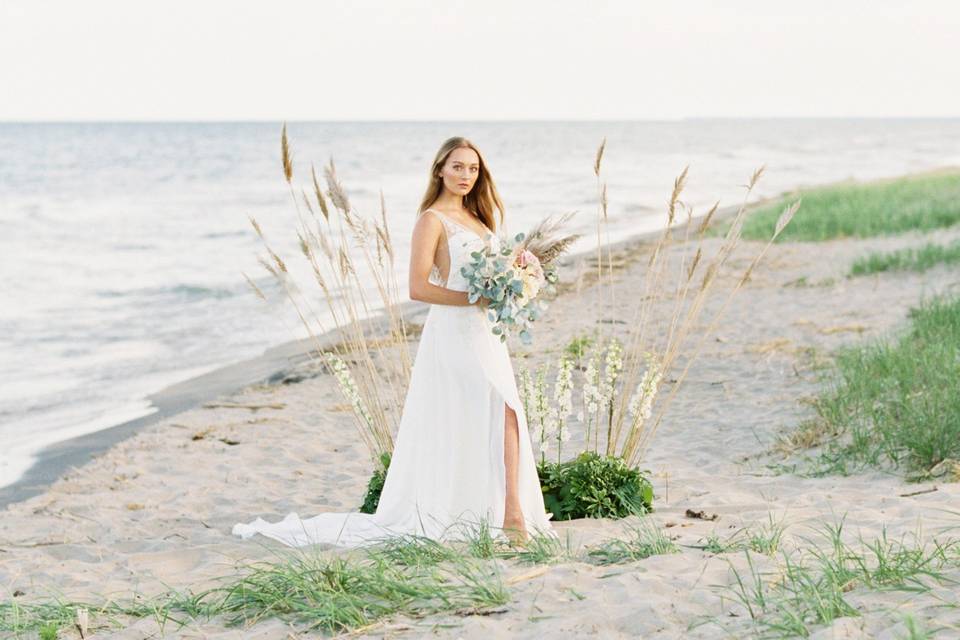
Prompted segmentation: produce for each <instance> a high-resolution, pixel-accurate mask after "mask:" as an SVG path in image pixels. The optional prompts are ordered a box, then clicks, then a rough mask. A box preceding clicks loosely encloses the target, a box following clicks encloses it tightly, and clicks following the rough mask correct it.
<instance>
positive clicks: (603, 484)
mask: <svg viewBox="0 0 960 640" xmlns="http://www.w3.org/2000/svg"><path fill="white" fill-rule="evenodd" d="M537 472H538V474H539V476H540V486H541V488H542V490H543V501H544V505H545V506H546V508H547V511H550V512H552V513H553V519H554V520H573V519H574V518H623V517H626V516H628V515H633V514H641V513H647V512H649V511H652V510H653V485H652V484H650V481H649V480H647V479H646V478H645V477H644V476H643V474H641V472H640V471H639V470H637V469H632V468H630V467H629V466H627V463H626V462H625V461H624V460H623V459H622V458H618V457H615V456H601V455H599V454H597V453H594V452H593V451H585V452H584V453H581V454H580V455H579V456H577V457H576V458H574V459H573V460H570V461H568V462H561V463H555V462H541V463H540V464H539V465H537Z"/></svg>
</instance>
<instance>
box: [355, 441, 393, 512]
mask: <svg viewBox="0 0 960 640" xmlns="http://www.w3.org/2000/svg"><path fill="white" fill-rule="evenodd" d="M389 468H390V453H389V452H385V453H382V454H380V466H379V467H377V468H376V469H375V470H374V472H373V475H372V476H370V481H369V482H368V483H367V493H366V495H364V496H363V504H362V505H360V513H376V512H377V506H378V505H379V504H380V494H381V493H382V492H383V483H384V482H386V481H387V469H389Z"/></svg>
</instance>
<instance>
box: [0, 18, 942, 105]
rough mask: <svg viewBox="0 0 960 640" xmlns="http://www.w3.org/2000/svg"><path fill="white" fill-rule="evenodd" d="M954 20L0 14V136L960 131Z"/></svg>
mask: <svg viewBox="0 0 960 640" xmlns="http://www.w3.org/2000/svg"><path fill="white" fill-rule="evenodd" d="M958 60H960V2H958V1H956V0H929V1H925V0H914V1H912V2H907V1H899V0H869V1H868V0H850V1H847V0H829V1H827V0H804V1H802V2H797V1H792V0H790V1H788V0H739V1H738V0H730V1H726V2H722V1H708V0H679V1H677V2H669V1H668V0H657V1H655V2H651V1H645V0H633V1H629V0H623V1H613V0H611V1H604V0H595V1H593V2H587V1H586V0H553V1H546V0H536V1H524V0H513V1H508V0H470V1H463V0H447V1H442V2H427V1H413V0H383V1H376V2H374V1H363V0H355V1H352V2H350V1H342V2H340V1H334V0H308V1H302V2H301V1H295V0H263V1H259V2H248V1H245V0H232V1H221V0H188V1H185V0H164V1H163V2H156V1H152V2H144V1H140V0H84V1H78V0H0V121H10V120H274V121H276V120H503V119H515V120H527V119H535V120H566V119H570V120H607V119H625V120H626V119H676V118H684V117H791V116H799V117H808V116H814V117H820V116H839V117H846V116H853V117H857V116H868V117H884V116H916V117H924V116H932V117H938V116H945V117H957V116H960V82H958V80H957V78H958V77H960V71H958Z"/></svg>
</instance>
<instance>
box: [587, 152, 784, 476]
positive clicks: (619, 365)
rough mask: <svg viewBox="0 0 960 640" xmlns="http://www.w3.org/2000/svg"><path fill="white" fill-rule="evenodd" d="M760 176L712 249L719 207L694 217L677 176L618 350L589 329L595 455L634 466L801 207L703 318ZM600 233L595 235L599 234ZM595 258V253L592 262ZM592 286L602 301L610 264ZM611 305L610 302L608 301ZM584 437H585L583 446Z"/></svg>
mask: <svg viewBox="0 0 960 640" xmlns="http://www.w3.org/2000/svg"><path fill="white" fill-rule="evenodd" d="M605 143H606V141H604V143H603V144H601V146H600V150H599V151H598V153H597V159H596V162H595V164H594V173H596V174H597V175H598V176H599V173H600V162H601V159H602V156H603V149H604V147H605ZM762 174H763V168H760V169H758V170H757V171H755V172H754V173H753V175H752V176H751V178H750V180H749V182H748V184H747V185H746V187H745V193H744V197H743V200H742V202H741V204H740V206H739V208H738V209H737V210H736V212H735V213H734V214H733V215H732V218H731V220H730V222H729V224H728V226H727V231H726V234H725V235H724V237H723V240H722V242H720V244H719V246H718V247H717V248H716V250H714V251H712V252H711V251H709V249H708V246H707V233H706V232H707V230H708V229H709V228H710V225H711V222H712V221H713V218H714V216H715V215H716V213H717V211H718V209H719V203H717V204H714V205H713V206H712V207H710V208H709V209H708V210H706V211H705V212H704V213H703V214H701V215H699V216H695V215H694V211H693V210H692V208H691V207H689V206H688V205H687V204H686V203H685V202H683V200H682V199H681V198H682V195H683V191H684V188H685V187H686V183H687V178H688V169H686V168H685V169H684V170H683V171H682V172H681V173H680V175H679V176H677V178H676V180H675V181H674V185H673V190H672V192H671V194H670V198H669V200H668V202H667V207H666V220H665V224H664V228H663V231H662V233H661V234H660V235H659V237H658V239H657V241H656V242H655V243H654V245H653V247H652V249H651V251H650V257H649V259H648V261H647V264H646V267H647V269H646V273H645V275H644V278H643V285H642V290H641V291H638V292H637V294H636V295H635V297H636V303H635V305H634V306H633V309H632V311H631V314H630V317H629V318H628V327H629V330H628V333H627V337H626V339H625V340H624V343H623V346H622V348H621V347H620V346H619V342H618V341H616V340H614V339H613V337H612V335H610V329H609V328H600V329H597V331H596V332H595V333H596V334H597V335H596V339H595V340H596V350H595V352H594V354H595V355H594V359H595V360H594V361H596V360H600V359H602V360H604V361H605V368H604V371H603V373H600V371H599V362H597V366H596V367H592V366H591V365H592V362H593V361H591V364H588V367H587V374H586V378H587V379H586V380H585V381H584V385H585V388H584V405H585V411H584V417H585V420H586V423H587V424H588V425H592V426H591V427H590V428H591V430H592V438H593V448H594V450H595V451H596V450H597V449H598V448H603V449H604V451H605V453H606V454H607V455H614V456H619V457H621V458H623V459H624V460H626V461H627V463H628V464H629V465H630V466H637V465H639V463H640V462H641V460H642V458H643V456H644V454H645V452H646V450H647V448H648V447H649V446H650V442H651V441H652V438H653V436H654V434H655V433H656V431H657V429H658V427H659V426H660V424H661V423H662V421H663V418H664V415H665V414H666V411H667V409H668V408H669V406H670V404H671V402H672V400H673V398H674V397H675V395H676V393H677V391H678V389H679V388H680V386H681V384H682V382H683V381H684V379H685V378H686V376H687V373H688V372H689V370H690V366H691V365H692V364H693V362H694V361H695V359H696V357H697V355H698V354H699V353H700V351H701V350H702V348H703V345H704V343H705V342H706V340H707V338H708V337H709V336H710V335H711V334H712V333H713V331H714V330H715V329H716V327H717V325H718V323H719V322H720V320H721V318H722V316H723V313H724V312H725V310H726V308H727V306H728V305H729V303H730V301H731V300H732V299H733V297H734V295H735V294H736V293H737V291H738V290H739V289H740V288H741V287H742V286H743V285H744V284H745V283H746V282H747V280H748V279H749V278H750V274H751V273H752V272H753V270H754V269H756V268H757V266H758V265H759V264H760V261H761V260H762V259H763V257H764V255H765V254H766V252H767V250H768V249H769V247H770V245H771V244H772V243H773V242H775V241H776V240H777V238H778V237H779V236H780V235H781V234H782V233H783V231H784V229H786V228H787V226H788V224H790V222H791V220H792V219H793V217H794V214H795V213H796V211H797V209H798V208H799V206H800V202H799V200H798V201H796V202H793V203H791V204H788V205H787V206H785V207H784V208H783V209H782V210H781V211H780V212H779V213H778V215H777V217H776V219H775V221H774V224H773V227H772V229H771V230H770V233H769V234H768V235H767V238H766V239H767V242H766V243H765V244H763V245H761V246H760V247H759V248H758V249H757V251H756V253H755V254H754V256H753V258H752V259H751V260H750V262H749V264H748V266H747V268H746V269H744V270H743V271H742V272H740V273H739V274H736V277H735V279H734V285H733V286H732V287H731V288H730V289H729V291H728V292H727V294H726V297H725V298H724V301H723V303H722V305H721V307H720V309H719V310H718V311H717V312H716V313H715V314H714V315H713V316H712V317H710V318H707V319H706V320H705V321H703V320H702V319H701V316H702V315H703V311H704V305H705V303H706V301H707V299H708V298H709V297H710V296H711V295H713V293H714V290H715V289H717V286H718V278H719V276H720V275H721V273H723V272H724V269H725V268H726V266H727V262H728V259H729V258H730V256H731V254H732V253H733V252H734V250H735V249H736V248H737V246H738V245H739V242H740V239H741V234H742V230H743V228H744V224H745V221H746V219H747V217H746V215H747V210H748V209H747V201H748V199H749V197H750V195H751V193H752V192H753V191H754V189H755V187H756V185H757V182H758V181H759V180H760V177H761V176H762ZM599 197H600V201H601V202H600V207H599V214H598V222H597V224H598V228H602V227H603V226H604V225H605V224H606V198H607V194H606V188H605V187H603V188H602V189H601V193H600V196H599ZM600 235H601V234H600V232H598V237H600ZM601 255H602V252H600V251H599V250H598V257H599V256H601ZM597 286H598V289H599V292H598V298H599V299H600V300H601V301H603V300H605V298H606V296H605V294H604V291H605V289H606V290H608V291H610V292H612V290H613V270H612V266H611V267H610V268H608V270H607V271H606V273H605V272H604V270H603V268H602V264H601V265H600V268H599V276H598V284H597ZM610 302H611V305H612V302H613V299H612V297H611V300H610ZM665 309H666V311H665ZM704 322H705V325H706V326H705V327H704V326H703V324H704ZM612 348H613V349H615V351H614V353H613V354H611V352H610V350H611V349H612ZM600 354H602V357H601V356H600ZM681 361H684V364H683V367H682V369H680V371H679V373H678V374H676V376H675V382H674V384H673V386H672V387H671V389H670V391H669V392H668V393H666V394H665V395H663V396H662V397H660V394H659V391H660V385H661V384H662V383H663V381H664V380H665V379H667V378H668V376H673V371H674V369H675V367H678V365H679V363H680V362H681ZM601 434H603V435H604V438H603V440H604V444H603V445H602V447H601V445H600V444H599V443H600V436H601ZM590 435H591V434H588V437H587V444H588V446H589V444H590V439H591V438H590Z"/></svg>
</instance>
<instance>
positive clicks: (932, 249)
mask: <svg viewBox="0 0 960 640" xmlns="http://www.w3.org/2000/svg"><path fill="white" fill-rule="evenodd" d="M958 262H960V241H957V242H954V243H953V244H949V245H939V244H926V245H924V246H922V247H920V248H919V249H900V250H899V251H888V252H876V253H871V254H870V255H867V256H864V257H862V258H858V259H857V260H856V261H855V262H854V263H853V266H852V267H851V268H850V275H852V276H863V275H868V274H871V273H883V272H884V271H926V270H927V269H932V268H933V267H936V266H937V265H941V264H956V263H958Z"/></svg>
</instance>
